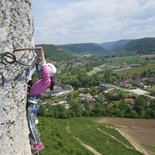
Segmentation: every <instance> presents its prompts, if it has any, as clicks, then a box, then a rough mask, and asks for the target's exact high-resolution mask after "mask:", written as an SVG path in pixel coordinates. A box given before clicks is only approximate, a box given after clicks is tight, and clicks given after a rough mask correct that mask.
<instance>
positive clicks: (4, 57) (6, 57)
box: [0, 48, 36, 66]
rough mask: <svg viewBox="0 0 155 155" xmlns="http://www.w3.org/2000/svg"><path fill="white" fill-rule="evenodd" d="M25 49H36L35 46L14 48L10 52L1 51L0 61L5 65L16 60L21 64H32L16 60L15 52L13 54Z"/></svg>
mask: <svg viewBox="0 0 155 155" xmlns="http://www.w3.org/2000/svg"><path fill="white" fill-rule="evenodd" d="M26 50H36V48H23V49H14V50H13V52H12V53H11V52H5V53H2V54H0V63H2V64H4V65H6V64H13V63H15V62H17V63H19V64H20V65H23V66H33V65H34V64H31V65H29V64H25V63H23V62H21V61H18V60H17V58H16V56H15V54H13V53H15V52H17V51H26ZM33 57H35V54H34V52H33Z"/></svg>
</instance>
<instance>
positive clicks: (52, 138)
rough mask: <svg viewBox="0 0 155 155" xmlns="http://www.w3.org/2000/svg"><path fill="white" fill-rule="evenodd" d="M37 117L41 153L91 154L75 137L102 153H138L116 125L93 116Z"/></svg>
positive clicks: (64, 154) (63, 154) (57, 154)
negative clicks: (101, 122) (100, 122)
mask: <svg viewBox="0 0 155 155" xmlns="http://www.w3.org/2000/svg"><path fill="white" fill-rule="evenodd" d="M39 120H40V123H39V130H40V132H41V133H42V137H41V139H42V141H43V142H44V144H45V149H44V150H43V151H42V152H41V153H40V154H41V155H92V152H90V151H89V150H88V149H86V148H85V147H84V146H82V145H81V144H80V142H79V141H78V140H77V139H79V140H80V141H81V142H83V143H84V144H87V145H89V146H91V147H93V148H94V149H95V150H96V151H98V152H99V153H101V154H103V155H124V154H125V155H140V153H139V152H137V151H135V150H134V148H133V147H132V146H131V144H130V143H129V142H128V141H127V140H126V139H125V138H124V137H122V136H121V135H120V134H119V133H118V132H117V131H116V130H115V129H113V128H109V127H108V128H107V127H106V126H105V125H104V124H99V123H96V121H95V119H93V118H74V119H67V120H60V119H53V118H44V117H40V118H39ZM105 133H107V134H105ZM108 134H110V135H112V136H114V137H115V138H117V139H118V141H117V140H115V139H113V138H112V137H110V136H109V135H108ZM119 141H121V142H122V143H124V144H126V145H127V146H128V147H130V148H127V147H126V146H125V145H123V144H122V143H120V142H119Z"/></svg>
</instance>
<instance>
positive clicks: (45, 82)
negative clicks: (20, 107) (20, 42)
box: [27, 47, 56, 154]
mask: <svg viewBox="0 0 155 155" xmlns="http://www.w3.org/2000/svg"><path fill="white" fill-rule="evenodd" d="M36 51H37V52H40V57H41V78H40V79H39V80H37V81H36V82H34V83H33V84H32V83H31V84H30V85H31V86H30V87H29V90H28V107H27V119H28V125H29V130H30V135H29V138H30V144H31V145H33V148H32V154H35V153H37V152H39V151H41V150H42V149H44V145H43V143H42V142H41V140H40V137H39V132H38V129H37V127H36V123H35V119H34V115H35V114H36V107H37V105H38V104H39V100H38V99H37V98H36V96H37V95H40V94H41V93H43V92H44V91H45V90H46V89H47V88H51V87H53V80H52V77H53V75H54V74H55V73H56V68H55V66H54V65H52V64H50V63H46V60H45V56H44V51H43V49H42V47H37V48H36Z"/></svg>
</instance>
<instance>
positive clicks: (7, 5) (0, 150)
mask: <svg viewBox="0 0 155 155" xmlns="http://www.w3.org/2000/svg"><path fill="white" fill-rule="evenodd" d="M32 36H33V20H32V15H31V1H30V0H0V154H1V155H31V148H30V145H29V138H28V134H29V129H28V126H27V119H26V111H25V106H26V97H27V96H26V95H27V85H26V76H27V71H28V69H29V66H23V65H21V64H19V63H17V62H15V63H12V64H9V63H6V64H3V63H2V60H1V58H2V54H3V53H5V52H11V53H13V49H14V48H15V49H18V48H29V47H32ZM13 54H14V55H15V56H16V58H17V60H18V61H20V62H22V63H25V64H32V62H33V60H34V59H33V58H34V56H33V53H32V51H20V52H16V53H13ZM7 60H10V59H7Z"/></svg>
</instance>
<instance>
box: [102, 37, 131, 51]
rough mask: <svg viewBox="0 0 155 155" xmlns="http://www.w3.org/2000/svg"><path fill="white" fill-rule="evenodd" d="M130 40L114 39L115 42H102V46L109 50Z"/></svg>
mask: <svg viewBox="0 0 155 155" xmlns="http://www.w3.org/2000/svg"><path fill="white" fill-rule="evenodd" d="M130 41H131V40H125V39H124V40H119V41H113V42H105V43H101V44H100V46H101V47H103V48H104V49H107V50H113V49H117V48H120V47H122V46H124V45H126V44H127V43H128V42H130Z"/></svg>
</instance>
